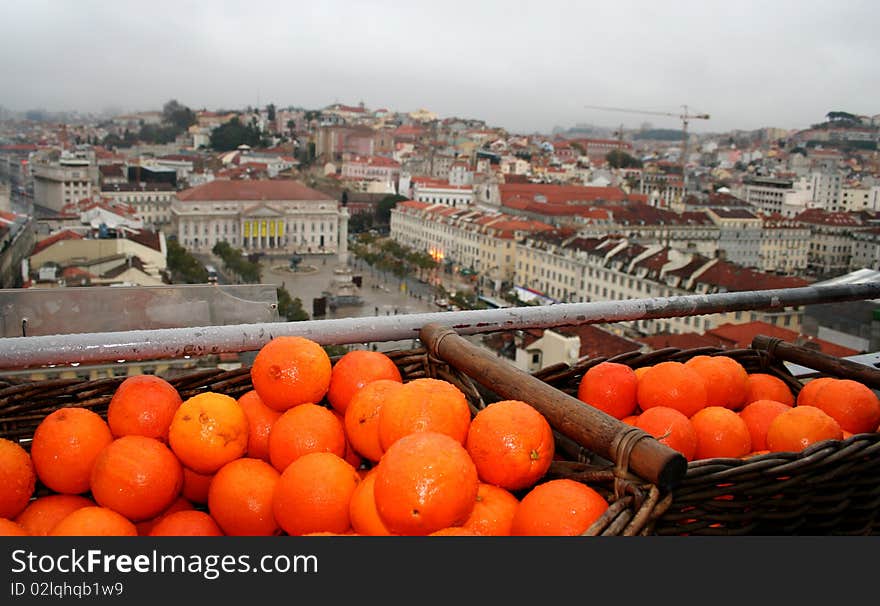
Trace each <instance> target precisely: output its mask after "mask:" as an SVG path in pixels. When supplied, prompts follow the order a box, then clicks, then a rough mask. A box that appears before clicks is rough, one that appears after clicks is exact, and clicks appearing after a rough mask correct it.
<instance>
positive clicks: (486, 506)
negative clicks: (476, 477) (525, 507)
mask: <svg viewBox="0 0 880 606" xmlns="http://www.w3.org/2000/svg"><path fill="white" fill-rule="evenodd" d="M518 506H519V500H518V499H517V498H516V497H515V496H513V494H512V493H511V492H509V491H507V490H505V489H503V488H501V487H500V486H493V485H492V484H486V483H484V482H482V483H480V486H479V488H478V489H477V502H476V503H474V508H473V510H472V511H471V515H469V516H468V519H467V520H465V522H464V524H462V526H463V527H464V528H467V529H468V530H471V531H473V532H474V533H476V534H479V535H484V536H508V535H510V528H511V525H512V524H513V516H514V514H516V508H517V507H518Z"/></svg>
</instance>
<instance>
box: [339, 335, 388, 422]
mask: <svg viewBox="0 0 880 606" xmlns="http://www.w3.org/2000/svg"><path fill="white" fill-rule="evenodd" d="M379 379H385V380H388V381H397V382H398V383H403V378H402V377H401V375H400V370H399V369H398V368H397V365H396V364H395V363H394V360H392V359H391V358H390V357H388V356H387V355H386V354H384V353H382V352H381V351H369V350H364V349H355V350H352V351H350V352H348V353H346V354H345V355H343V356H342V357H341V358H339V360H337V361H336V364H334V365H333V369H332V371H331V372H330V386H329V388H328V390H327V401H328V402H330V405H331V406H332V407H333V408H335V409H336V410H338V411H339V412H341V413H343V414H345V410H346V409H347V408H348V404H349V402H351V398H352V397H353V396H354V394H356V393H357V392H358V391H359V390H360V389H361V388H362V387H364V386H365V385H367V384H368V383H370V382H372V381H376V380H379Z"/></svg>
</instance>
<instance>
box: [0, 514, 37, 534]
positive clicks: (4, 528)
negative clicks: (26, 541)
mask: <svg viewBox="0 0 880 606" xmlns="http://www.w3.org/2000/svg"><path fill="white" fill-rule="evenodd" d="M27 536H31V535H30V533H29V532H28V531H27V530H25V528H24V527H23V526H22V525H21V524H19V523H18V522H16V521H14V520H10V519H9V518H0V537H27Z"/></svg>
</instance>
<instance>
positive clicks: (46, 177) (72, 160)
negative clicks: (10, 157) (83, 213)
mask: <svg viewBox="0 0 880 606" xmlns="http://www.w3.org/2000/svg"><path fill="white" fill-rule="evenodd" d="M31 171H32V175H33V180H34V203H35V204H38V205H40V206H44V207H46V208H50V209H52V210H60V209H61V208H62V207H63V206H64V205H65V204H70V203H71V202H76V201H78V200H82V199H83V198H91V197H92V196H93V195H96V194H98V184H99V182H100V176H99V172H98V165H97V163H96V161H95V157H94V153H91V154H87V153H76V154H70V153H67V152H65V153H62V154H61V155H60V157H58V158H51V157H49V156H48V155H41V156H37V157H35V158H34V161H33V163H32V164H31Z"/></svg>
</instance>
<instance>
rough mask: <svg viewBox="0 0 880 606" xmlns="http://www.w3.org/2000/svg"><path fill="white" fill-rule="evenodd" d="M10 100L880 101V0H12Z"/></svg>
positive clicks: (801, 123)
mask: <svg viewBox="0 0 880 606" xmlns="http://www.w3.org/2000/svg"><path fill="white" fill-rule="evenodd" d="M0 15H2V17H3V22H4V26H3V28H2V35H0V57H2V60H0V106H4V107H7V108H9V109H13V110H25V109H32V108H42V109H47V110H50V111H56V110H73V109H75V110H81V111H100V110H102V109H105V108H108V107H117V108H120V109H122V110H125V111H134V110H147V109H159V108H160V107H161V105H162V104H163V103H164V102H165V101H167V100H168V99H172V98H175V99H177V100H178V101H180V102H181V103H184V104H186V105H188V106H190V107H193V108H208V109H217V108H221V107H224V108H241V107H244V106H247V105H256V104H258V103H260V104H266V103H269V102H274V103H275V104H276V105H278V106H287V105H296V106H302V107H306V108H319V107H323V106H325V105H328V104H330V103H334V102H342V103H348V104H356V103H358V102H360V101H363V102H364V103H365V104H366V105H367V107H368V108H371V109H376V108H380V107H386V108H388V109H391V110H398V111H412V110H415V109H418V108H423V107H424V108H428V109H430V110H432V111H434V112H437V113H438V114H439V115H440V116H441V117H448V116H459V117H469V118H481V119H484V120H486V121H487V122H488V123H489V124H491V125H493V126H501V127H505V128H507V129H509V130H511V131H515V132H532V131H545V132H546V131H549V130H550V129H552V128H553V127H554V126H557V125H560V126H566V127H567V126H571V125H573V124H575V123H578V122H583V123H592V124H598V125H606V126H613V125H618V124H623V125H624V127H625V128H636V127H638V126H639V125H640V124H641V123H643V122H650V123H651V124H653V125H654V126H655V127H658V128H678V127H680V121H679V120H678V119H677V118H674V117H664V116H651V115H639V114H631V113H624V112H612V111H602V110H594V109H587V108H585V106H586V105H596V106H607V107H618V108H627V109H636V110H648V111H659V112H679V111H680V110H681V106H682V105H685V104H686V105H688V106H689V108H690V109H691V111H696V112H705V113H708V114H710V115H711V119H709V120H695V121H693V122H692V125H691V129H692V130H693V131H697V132H705V131H713V132H718V131H726V130H730V129H737V128H741V129H754V128H761V127H764V126H775V127H780V128H803V127H806V126H809V124H811V123H815V122H819V121H821V120H822V118H823V116H824V115H825V114H826V113H827V112H828V111H831V110H843V111H850V112H853V113H858V114H869V115H874V114H878V113H880V66H878V60H880V35H878V34H877V24H878V22H880V2H878V1H876V0H864V1H857V0H834V1H831V0H820V1H815V0H798V1H779V0H726V1H717V0H701V1H693V2H691V1H687V2H686V1H680V0H672V1H671V2H658V1H656V0H652V1H632V0H612V1H604V2H591V1H588V0H579V1H571V2H567V1H560V0H542V1H530V2H521V1H519V0H504V1H501V2H496V1H488V0H486V1H480V0H469V1H459V0H439V1H435V2H423V1H419V0H410V1H407V2H402V1H391V0H388V1H382V0H350V1H341V0H309V1H308V2H299V1H296V0H292V1H289V2H283V1H280V2H267V1H262V0H248V1H246V2H232V1H218V0H213V1H211V2H190V1H186V0H173V1H165V0H150V1H149V2H129V1H128V0H118V1H113V2H111V1H98V0H77V1H66V0H54V1H46V0H0Z"/></svg>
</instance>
